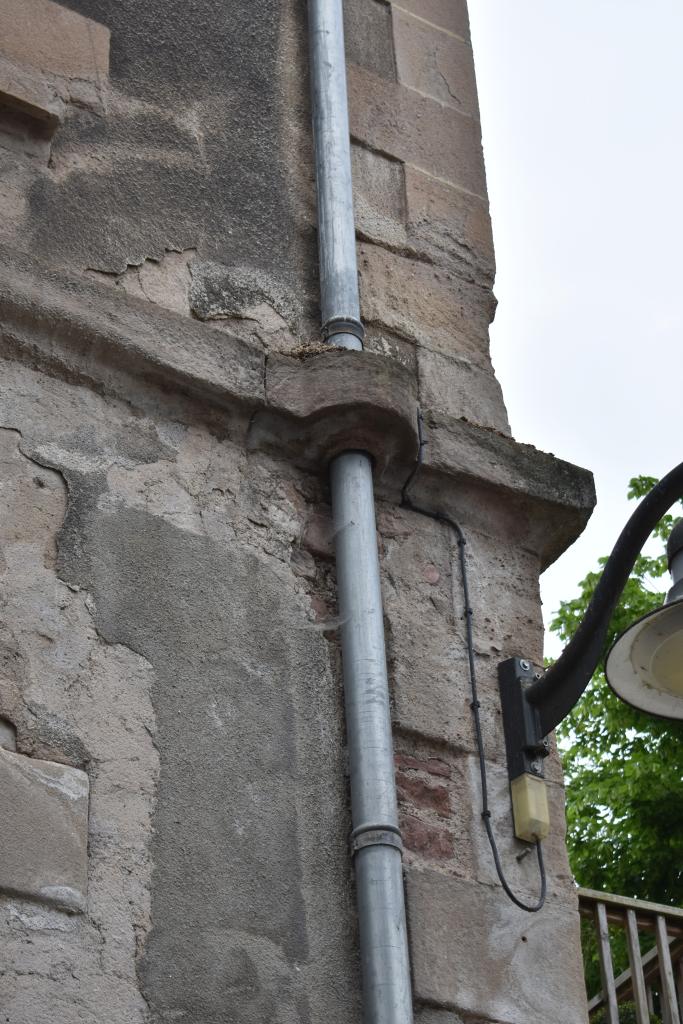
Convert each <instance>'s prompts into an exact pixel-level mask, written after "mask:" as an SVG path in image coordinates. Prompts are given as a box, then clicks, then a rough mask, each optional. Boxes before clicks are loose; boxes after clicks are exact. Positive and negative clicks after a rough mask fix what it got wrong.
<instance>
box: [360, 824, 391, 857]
mask: <svg viewBox="0 0 683 1024" xmlns="http://www.w3.org/2000/svg"><path fill="white" fill-rule="evenodd" d="M365 846H393V847H395V848H396V849H397V850H398V851H399V853H400V854H401V855H402V854H403V841H402V839H401V833H400V832H399V830H398V829H397V828H396V827H395V826H394V825H380V824H377V825H360V826H359V827H358V828H356V829H354V830H353V832H352V833H351V856H353V855H354V854H356V853H358V851H359V850H362V849H363V847H365Z"/></svg>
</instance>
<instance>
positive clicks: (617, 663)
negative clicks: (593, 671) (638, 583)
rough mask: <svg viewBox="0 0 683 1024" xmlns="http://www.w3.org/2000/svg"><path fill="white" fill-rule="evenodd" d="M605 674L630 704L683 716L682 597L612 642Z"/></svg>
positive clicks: (659, 713) (655, 712)
mask: <svg viewBox="0 0 683 1024" xmlns="http://www.w3.org/2000/svg"><path fill="white" fill-rule="evenodd" d="M605 674H606V676H607V682H608V683H609V685H610V686H611V688H612V689H613V690H614V692H615V693H616V695H617V696H618V697H620V698H621V699H622V700H623V701H626V703H627V704H631V705H632V706H633V707H634V708H638V709H639V710H640V711H646V712H647V713H648V714H651V715H657V716H659V717H660V718H673V719H683V599H681V600H674V601H672V602H670V603H668V604H665V605H663V606H662V607H661V608H657V609H656V611H653V612H650V613H649V614H648V615H644V616H643V617H642V619H638V621H637V622H634V623H633V625H632V626H629V628H628V629H627V630H625V631H624V632H623V633H622V634H621V636H619V637H618V638H617V639H616V640H615V642H614V644H613V645H612V647H611V649H610V651H609V654H608V655H607V660H606V662H605Z"/></svg>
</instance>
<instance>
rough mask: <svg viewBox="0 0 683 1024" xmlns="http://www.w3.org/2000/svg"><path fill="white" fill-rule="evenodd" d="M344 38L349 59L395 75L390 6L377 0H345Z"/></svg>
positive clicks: (384, 73) (372, 69)
mask: <svg viewBox="0 0 683 1024" xmlns="http://www.w3.org/2000/svg"><path fill="white" fill-rule="evenodd" d="M344 42H345V44H346V59H347V60H348V61H351V63H352V64H358V65H359V66H360V67H362V68H367V69H368V70H369V71H373V72H374V73H375V74H376V75H381V76H382V77H383V78H388V79H390V80H392V81H394V80H395V79H396V67H395V65H394V45H393V40H392V33H391V9H390V8H389V7H388V6H387V5H386V4H383V3H378V2H377V0H369V2H368V0H346V3H345V4H344Z"/></svg>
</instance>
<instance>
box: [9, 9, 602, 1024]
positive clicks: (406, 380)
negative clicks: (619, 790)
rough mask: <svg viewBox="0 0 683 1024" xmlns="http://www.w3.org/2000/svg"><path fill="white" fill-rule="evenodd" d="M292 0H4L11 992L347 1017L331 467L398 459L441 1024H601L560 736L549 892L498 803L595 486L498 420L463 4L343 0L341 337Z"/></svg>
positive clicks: (405, 750)
mask: <svg viewBox="0 0 683 1024" xmlns="http://www.w3.org/2000/svg"><path fill="white" fill-rule="evenodd" d="M305 18H306V10H305V4H303V3H298V2H294V0H284V2H281V3H279V4H275V3H271V2H268V0H250V2H249V3H247V2H243V0H239V2H233V3H225V4H216V3H215V2H213V0H195V2H193V3H180V2H179V0H147V2H146V3H145V4H140V3H134V2H132V0H131V2H119V3H115V4H112V3H108V2H105V0H70V2H68V3H65V4H63V5H57V4H54V3H51V2H49V0H0V249H1V254H2V261H1V262H2V270H0V330H1V346H0V352H1V354H2V357H3V362H2V376H1V380H0V396H1V397H0V452H1V460H2V471H1V475H0V501H1V502H2V516H1V517H0V535H1V538H2V547H1V557H0V572H2V598H1V600H2V607H1V614H0V718H1V719H2V721H3V722H4V725H3V728H2V729H0V742H2V743H3V745H4V747H5V749H0V771H1V772H2V776H3V779H2V786H1V787H0V788H1V789H2V793H3V796H2V804H1V805H0V806H1V807H2V814H3V822H4V828H3V834H4V835H3V844H4V852H5V856H4V857H3V859H2V860H3V863H2V866H0V928H1V930H2V939H1V942H2V950H3V957H2V959H3V967H2V971H1V972H0V1008H1V1009H2V1012H3V1015H4V1019H5V1020H6V1021H7V1022H8V1024H77V1022H78V1024H83V1022H87V1024H95V1022H97V1024H142V1022H147V1024H156V1022H171V1021H173V1022H177V1021H179V1022H186V1024H218V1022H219V1021H220V1022H224V1021H235V1022H239V1024H265V1022H268V1024H270V1022H273V1024H299V1022H302V1024H322V1022H325V1024H327V1022H330V1024H332V1022H338V1024H347V1022H360V993H359V969H358V954H357V935H356V922H355V895H354V889H353V872H352V865H351V863H350V860H349V855H348V832H349V812H348V792H347V779H346V762H345V736H344V724H343V710H342V693H341V687H342V682H341V672H340V656H339V648H338V642H337V625H338V623H337V619H336V605H335V578H334V562H333V552H332V537H331V522H330V509H329V493H328V490H327V484H326V473H325V468H326V464H327V461H328V460H329V458H330V457H331V455H333V454H334V453H335V452H338V451H340V450H343V449H344V448H348V447H361V448H363V449H366V450H369V451H370V452H371V453H372V454H373V456H374V457H375V463H376V484H377V500H378V510H377V512H378V535H379V542H380V556H381V566H382V574H383V596H384V602H385V619H386V629H387V644H388V650H387V653H388V662H389V674H390V685H391V690H392V701H393V719H394V730H395V734H394V735H395V748H396V766H397V784H398V791H399V798H400V805H401V816H402V828H403V833H404V841H405V845H406V855H405V865H406V891H407V899H408V914H409V929H410V941H411V956H412V966H413V984H414V995H415V1006H416V1019H417V1020H418V1022H420V1024H460V1022H463V1024H480V1022H499V1024H546V1022H547V1021H548V1019H549V1018H552V1019H553V1020H555V1021H558V1022H560V1024H581V1022H584V1021H585V1019H586V1011H585V993H584V991H583V981H582V976H581V966H580V956H579V947H578V916H577V911H576V899H575V896H574V894H573V890H572V880H571V876H570V872H569V867H568V864H567V859H566V852H565V848H564V843H563V829H564V817H563V794H562V786H561V770H560V765H559V762H558V759H557V757H556V756H553V757H552V758H551V763H550V766H549V771H548V775H549V779H550V790H551V805H552V814H553V832H552V835H551V837H550V839H549V840H548V842H547V844H546V847H547V850H546V858H547V863H548V870H549V897H548V904H547V907H546V909H545V910H544V911H543V912H542V913H540V914H538V915H535V916H528V915H525V914H524V913H523V912H521V911H519V910H517V909H516V908H515V907H513V906H512V905H511V904H510V903H509V902H507V900H506V899H505V897H504V894H503V892H502V890H501V888H500V885H499V883H498V880H497V877H496V874H495V871H494V868H493V864H492V860H491V855H490V851H489V849H488V846H487V843H486V836H485V833H484V830H483V826H482V822H481V817H480V807H481V791H480V782H479V777H478V762H477V757H476V744H475V738H474V732H473V726H472V716H471V707H470V703H471V700H470V691H469V677H468V673H467V662H466V648H465V642H464V629H463V618H462V613H463V606H462V598H461V590H460V579H459V575H458V573H457V568H455V569H454V566H453V558H454V550H453V544H452V539H451V538H450V537H449V535H448V532H447V530H446V529H445V527H444V526H443V525H442V524H441V523H438V522H436V521H434V520H433V519H432V518H429V517H428V516H427V515H423V514H420V513H418V512H415V511H410V510H408V509H406V508H404V507H401V489H402V486H403V484H404V483H405V481H406V479H407V478H408V476H409V474H410V473H411V471H412V470H413V468H414V465H415V459H416V455H417V436H416V409H417V405H418V402H419V404H420V406H421V408H422V410H423V413H424V417H425V425H426V431H427V439H428V446H427V448H426V454H425V460H424V463H423V465H422V466H421V468H420V470H419V471H418V473H417V474H416V475H415V477H414V479H413V482H412V484H411V496H412V500H413V502H414V503H415V504H416V505H419V506H420V507H422V508H424V509H425V510H426V511H431V512H438V511H444V512H448V514H450V515H451V516H453V517H455V518H456V519H457V520H458V521H459V522H460V524H461V526H462V528H463V529H464V531H465V534H466V537H467V556H468V564H469V570H470V576H471V590H472V593H471V601H472V605H473V608H474V613H475V618H474V633H475V651H476V664H477V670H478V674H479V684H480V689H481V701H482V716H483V723H484V732H485V747H486V756H487V763H488V770H489V779H490V785H491V797H492V808H493V815H494V824H495V827H496V829H497V832H498V837H499V843H500V848H501V853H502V856H503V859H504V861H505V865H506V869H507V870H508V872H509V876H510V880H511V882H512V883H513V884H514V886H515V887H516V889H517V891H518V892H519V893H520V895H522V896H527V897H529V898H532V897H533V896H534V895H535V894H536V892H537V887H538V879H537V874H536V869H535V866H534V863H533V861H534V858H533V857H526V858H523V859H522V860H520V861H518V860H517V855H518V854H519V853H520V852H521V851H522V849H523V844H520V843H518V842H517V841H516V840H515V839H514V838H513V835H512V825H511V820H510V812H509V797H508V789H507V776H506V770H505V764H504V744H503V738H502V730H501V723H500V708H499V704H498V698H497V684H496V665H497V663H498V661H499V660H501V659H502V658H504V657H508V656H511V655H513V654H524V655H525V656H528V657H532V658H533V659H534V660H536V661H537V662H538V661H540V660H541V656H542V623H541V615H540V600H539V592H538V576H539V572H540V571H541V570H542V568H544V567H545V566H546V565H547V564H549V563H550V562H551V561H552V560H553V559H554V558H556V557H557V556H558V555H559V554H560V553H561V551H562V550H564V548H565V547H566V546H567V545H568V544H569V543H570V542H571V540H572V539H573V538H574V537H575V536H576V535H577V533H578V532H579V531H580V530H581V529H582V527H583V525H584V523H585V521H586V518H587V516H588V514H589V512H590V509H591V507H592V503H593V490H592V482H591V479H590V477H589V475H588V474H586V473H584V472H583V471H580V470H577V469H576V468H575V467H572V466H569V465H567V464H566V463H562V462H559V461H558V460H556V459H554V458H553V457H551V456H548V455H544V454H542V453H540V452H537V451H536V450H535V449H532V448H529V447H528V446H523V445H519V444H517V443H516V442H515V441H514V440H513V439H512V438H511V437H510V431H509V426H508V423H507V418H506V413H505V408H504V405H503V401H502V397H501V393H500V388H499V386H498V383H497V381H496V379H495V376H494V374H493V370H492V367H491V362H490V357H489V350H488V326H489V323H490V321H491V319H492V316H493V312H494V308H495V300H494V298H493V294H492V285H493V277H494V262H493V249H492V242H491V232H490V223H489V217H488V206H487V201H486V188H485V178H484V166H483V157H482V152H481V143H480V129H479V121H478V108H477V100H476V86H475V81H474V68H473V59H472V52H471V47H470V41H469V34H468V26H467V13H466V8H465V4H464V2H460V0H403V2H402V3H400V4H388V3H381V2H379V0H347V3H346V20H347V53H348V76H349V91H350V108H351V132H352V139H353V160H354V186H355V193H356V217H357V229H358V255H359V273H360V285H361V303H362V314H363V318H364V321H365V323H366V325H367V330H368V344H367V350H366V351H365V352H364V353H346V352H338V351H333V352H324V351H323V352H321V351H319V346H318V345H317V338H318V331H317V323H318V285H317V257H316V231H315V193H314V180H313V163H312V147H311V138H310V128H309V124H310V111H309V104H308V81H307V68H306V64H307V41H306V29H305Z"/></svg>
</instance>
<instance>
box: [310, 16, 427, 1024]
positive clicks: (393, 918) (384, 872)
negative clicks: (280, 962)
mask: <svg viewBox="0 0 683 1024" xmlns="http://www.w3.org/2000/svg"><path fill="white" fill-rule="evenodd" d="M308 13H309V29H310V55H311V90H312V107H313V134H314V143H315V164H316V181H317V189H318V235H319V238H318V244H319V251H320V288H321V312H322V322H323V327H322V330H323V337H324V338H326V339H327V340H328V341H329V342H330V343H331V344H334V345H337V346H340V347H343V348H352V349H362V347H363V346H362V338H363V328H362V325H361V322H360V301H359V295H358V269H357V263H356V234H355V226H354V218H353V193H352V185H351V153H350V141H349V124H348V107H347V97H346V61H345V56H344V31H343V10H342V0H309V3H308ZM330 485H331V492H332V511H333V517H334V529H335V541H336V562H337V585H338V603H339V613H340V619H341V623H342V625H341V641H342V660H343V673H344V697H345V706H346V726H347V736H348V746H349V767H350V774H351V816H352V825H353V832H352V843H353V851H354V867H355V876H356V888H357V900H358V922H359V933H360V959H361V969H362V976H363V1009H364V1019H365V1024H412V1020H413V1014H412V994H411V985H410V962H409V957H408V938H407V931H406V914H405V900H404V893H403V869H402V862H401V840H400V835H399V830H398V813H397V807H396V786H395V781H394V763H393V744H392V736H391V717H390V711H389V686H388V681H387V668H386V652H385V644H384V622H383V609H382V594H381V590H380V578H379V559H378V555H377V533H376V525H375V501H374V491H373V480H372V460H371V458H370V456H369V455H368V454H367V453H366V452H358V451H348V452H344V453H343V454H342V455H338V456H337V457H336V458H335V459H334V460H333V462H332V464H331V467H330Z"/></svg>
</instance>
